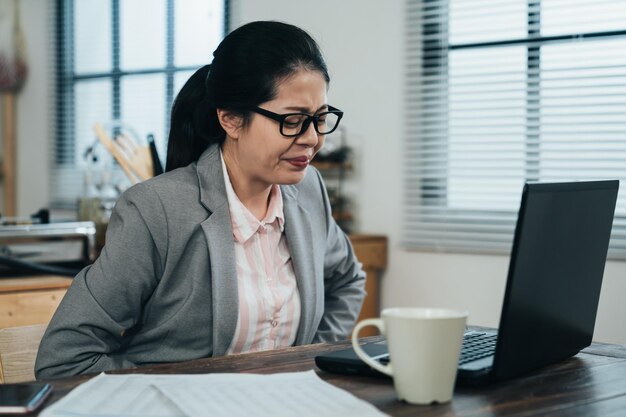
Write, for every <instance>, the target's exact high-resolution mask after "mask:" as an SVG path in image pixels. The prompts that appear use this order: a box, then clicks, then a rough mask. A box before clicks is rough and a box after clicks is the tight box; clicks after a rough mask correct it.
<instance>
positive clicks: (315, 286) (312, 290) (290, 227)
mask: <svg viewBox="0 0 626 417" xmlns="http://www.w3.org/2000/svg"><path fill="white" fill-rule="evenodd" d="M281 191H282V194H283V210H284V214H285V236H286V237H287V245H288V247H289V253H290V254H291V261H292V264H293V269H294V272H295V274H296V282H297V283H298V291H299V292H300V300H301V306H302V313H301V316H300V325H299V327H298V334H297V335H296V344H297V345H301V344H308V343H311V341H312V340H313V336H314V335H315V332H316V330H317V320H316V317H315V313H316V311H317V310H318V309H319V308H320V307H321V308H323V303H324V300H323V298H322V296H323V294H324V290H323V288H320V287H321V285H322V284H321V283H320V282H318V280H317V279H316V277H317V275H318V274H316V271H315V262H314V260H315V254H314V247H313V239H312V234H313V230H312V227H311V221H310V216H309V213H308V211H307V210H306V209H304V208H303V207H301V206H300V205H299V204H298V200H297V198H296V197H297V190H296V188H295V187H290V186H282V187H281Z"/></svg>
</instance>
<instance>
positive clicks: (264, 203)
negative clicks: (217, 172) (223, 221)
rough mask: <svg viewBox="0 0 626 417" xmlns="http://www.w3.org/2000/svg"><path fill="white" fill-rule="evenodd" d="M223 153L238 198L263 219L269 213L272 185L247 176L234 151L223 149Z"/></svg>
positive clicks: (259, 218)
mask: <svg viewBox="0 0 626 417" xmlns="http://www.w3.org/2000/svg"><path fill="white" fill-rule="evenodd" d="M222 155H223V157H224V163H225V164H226V170H227V171H228V176H229V177H230V183H231V185H232V186H233V190H235V194H237V198H239V201H241V203H242V204H243V205H244V206H245V207H246V208H247V209H248V210H250V213H252V215H253V216H254V217H256V218H257V219H258V220H262V219H263V218H264V217H265V215H266V214H267V209H268V207H269V202H270V192H271V191H272V186H271V185H269V186H268V185H267V184H261V183H260V182H255V181H253V180H252V179H249V178H247V176H246V173H245V172H244V171H243V170H242V169H241V164H239V163H238V161H237V158H236V156H235V155H233V153H232V152H229V151H227V150H225V149H223V150H222Z"/></svg>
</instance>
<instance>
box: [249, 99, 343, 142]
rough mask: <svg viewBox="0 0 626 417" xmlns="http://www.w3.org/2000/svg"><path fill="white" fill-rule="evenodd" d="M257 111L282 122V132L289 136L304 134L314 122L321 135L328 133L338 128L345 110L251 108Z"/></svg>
mask: <svg viewBox="0 0 626 417" xmlns="http://www.w3.org/2000/svg"><path fill="white" fill-rule="evenodd" d="M250 111H253V112H255V113H258V114H260V115H262V116H265V117H268V118H270V119H272V120H276V121H277V122H279V123H280V134H281V135H283V136H286V137H288V138H294V137H296V136H300V135H302V134H303V133H304V132H306V130H307V129H308V128H309V125H310V124H311V122H313V128H314V129H315V131H316V132H317V133H318V134H320V135H328V134H329V133H332V132H334V131H335V129H337V126H339V121H340V120H341V118H342V117H343V112H342V111H341V110H339V109H337V108H335V107H333V106H328V111H325V112H322V113H317V114H314V115H310V114H306V113H287V114H278V113H274V112H271V111H269V110H265V109H262V108H260V107H253V108H251V109H250Z"/></svg>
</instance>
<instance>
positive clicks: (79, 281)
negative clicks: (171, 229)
mask: <svg viewBox="0 0 626 417" xmlns="http://www.w3.org/2000/svg"><path fill="white" fill-rule="evenodd" d="M165 219H166V216H165V215H164V214H163V206H162V205H161V203H160V200H159V199H158V196H157V194H156V193H155V192H153V191H151V190H150V189H148V188H147V187H145V186H144V184H139V185H137V186H135V187H132V188H131V189H129V190H128V191H127V192H126V193H125V194H124V195H122V197H120V200H119V201H118V203H117V204H116V206H115V209H114V211H113V213H112V215H111V219H110V221H109V225H108V227H107V235H106V245H105V247H104V248H103V250H102V253H101V254H100V256H99V258H98V259H97V260H96V261H95V262H94V263H93V265H90V266H88V267H86V268H84V269H83V270H82V271H81V272H79V273H78V275H77V276H76V277H75V278H74V281H73V283H72V285H71V286H70V288H69V290H68V292H67V294H66V295H65V297H64V298H63V300H62V302H61V304H60V306H59V308H58V309H57V311H56V313H55V314H54V316H53V318H52V320H51V322H50V324H49V325H48V328H47V330H46V332H45V334H44V336H43V339H42V341H41V344H40V346H39V351H38V354H37V360H36V364H35V374H36V377H37V378H38V379H41V378H58V377H64V376H69V375H77V374H83V373H94V372H102V371H106V370H110V369H114V368H130V367H134V366H135V364H134V363H132V362H130V361H128V360H127V359H125V358H124V357H123V355H119V354H117V352H118V350H119V348H120V346H121V345H122V339H123V336H124V334H125V333H126V332H128V331H129V330H130V329H132V328H133V326H135V324H137V322H138V321H139V318H140V315H141V312H142V306H143V305H145V303H146V301H147V300H148V298H149V297H150V295H151V294H152V292H153V291H154V288H155V287H156V285H157V283H158V277H160V276H161V273H162V259H164V249H163V248H160V247H159V246H160V245H163V242H167V240H166V236H167V227H166V220H165Z"/></svg>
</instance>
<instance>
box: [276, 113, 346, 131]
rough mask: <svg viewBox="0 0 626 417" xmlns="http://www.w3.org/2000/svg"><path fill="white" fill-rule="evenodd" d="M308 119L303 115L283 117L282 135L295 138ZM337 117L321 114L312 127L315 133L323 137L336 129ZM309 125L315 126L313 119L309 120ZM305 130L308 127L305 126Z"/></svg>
mask: <svg viewBox="0 0 626 417" xmlns="http://www.w3.org/2000/svg"><path fill="white" fill-rule="evenodd" d="M309 118H310V117H309V116H307V115H305V114H293V115H290V116H287V117H285V119H284V120H283V125H282V134H283V135H286V136H296V135H299V134H301V133H303V132H302V131H303V130H304V129H303V127H304V126H303V123H305V122H306V121H307V120H308V119H309ZM338 121H339V116H337V114H335V113H322V114H320V115H319V117H318V118H317V124H316V125H315V126H314V127H315V130H316V131H317V133H319V134H320V135H325V134H327V133H330V132H332V131H333V130H335V127H337V122H338ZM311 123H314V124H315V119H312V120H311ZM306 127H307V128H308V127H309V126H306Z"/></svg>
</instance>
